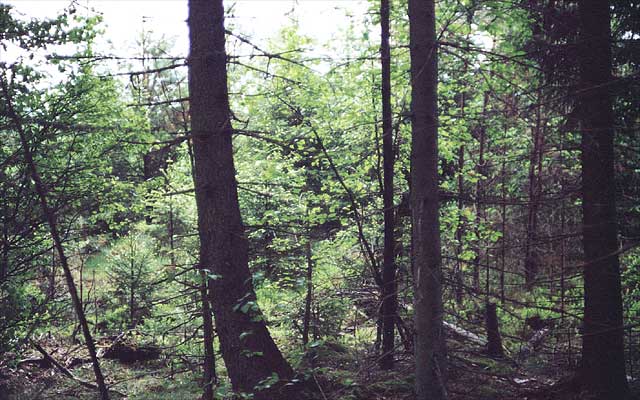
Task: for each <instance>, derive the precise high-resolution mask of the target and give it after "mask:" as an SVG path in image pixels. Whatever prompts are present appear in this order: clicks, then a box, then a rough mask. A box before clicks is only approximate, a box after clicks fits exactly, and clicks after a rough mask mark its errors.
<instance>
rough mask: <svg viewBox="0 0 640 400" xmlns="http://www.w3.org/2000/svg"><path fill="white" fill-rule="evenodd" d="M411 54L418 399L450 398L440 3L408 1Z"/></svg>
mask: <svg viewBox="0 0 640 400" xmlns="http://www.w3.org/2000/svg"><path fill="white" fill-rule="evenodd" d="M409 25H410V36H409V41H410V52H411V89H412V97H411V110H412V153H411V212H412V220H413V279H414V313H415V316H414V318H415V330H416V340H415V360H416V396H417V397H416V398H417V399H418V400H427V399H429V400H440V399H444V398H446V390H445V382H444V377H445V369H446V355H445V343H444V332H443V325H442V314H443V307H442V281H443V278H442V255H441V249H440V228H439V218H438V200H439V198H438V197H439V196H438V117H437V72H438V64H437V44H436V31H435V2H434V1H433V0H409Z"/></svg>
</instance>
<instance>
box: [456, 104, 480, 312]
mask: <svg viewBox="0 0 640 400" xmlns="http://www.w3.org/2000/svg"><path fill="white" fill-rule="evenodd" d="M462 96H464V94H463V95H462ZM462 104H464V100H463V101H462ZM463 109H464V106H463ZM463 170H464V145H461V146H460V147H458V226H457V227H456V242H457V243H456V253H457V254H456V260H455V268H454V272H453V274H454V279H455V285H454V290H455V296H456V303H458V304H461V303H462V297H463V293H464V279H463V277H462V265H461V262H462V260H461V259H460V256H461V254H462V251H463V250H464V246H463V243H462V237H463V233H464V228H463V225H464V218H463V217H462V211H463V209H464V201H463V197H464V174H463ZM474 272H475V268H474ZM474 277H475V274H474ZM474 282H475V280H474Z"/></svg>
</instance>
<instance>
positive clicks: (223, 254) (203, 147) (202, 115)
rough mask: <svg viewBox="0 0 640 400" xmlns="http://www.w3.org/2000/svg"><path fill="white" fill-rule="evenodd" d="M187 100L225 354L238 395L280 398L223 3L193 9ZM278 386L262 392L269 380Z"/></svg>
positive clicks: (192, 4) (207, 0) (203, 239)
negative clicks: (247, 203)
mask: <svg viewBox="0 0 640 400" xmlns="http://www.w3.org/2000/svg"><path fill="white" fill-rule="evenodd" d="M189 39H190V55H189V92H190V93H189V98H190V106H191V132H192V135H193V151H194V159H195V185H196V186H195V191H196V204H197V208H198V233H199V237H200V267H201V268H202V269H203V270H207V271H210V275H209V276H210V280H209V290H210V296H211V306H212V309H213V314H214V317H215V322H216V327H217V331H218V338H219V340H220V350H221V354H222V357H223V359H224V362H225V365H226V367H227V372H228V374H229V378H230V380H231V384H232V386H233V388H234V390H236V391H241V392H246V393H252V392H253V393H255V395H254V398H255V399H273V398H278V396H279V394H278V393H277V391H278V390H279V389H280V388H282V387H283V383H284V381H285V380H287V379H290V378H291V377H292V375H293V371H292V369H291V367H290V366H289V364H288V363H287V361H286V360H285V359H284V357H283V356H282V354H281V353H280V351H279V350H278V348H277V346H276V344H275V343H274V341H273V339H272V338H271V335H270V334H269V331H268V329H267V326H266V323H265V321H264V318H263V315H262V312H261V311H260V309H259V308H258V306H257V302H256V295H255V292H254V289H253V282H252V277H251V273H250V271H249V266H248V248H247V246H248V243H247V239H246V237H245V234H244V227H243V225H242V219H241V216H240V207H239V204H238V190H237V182H236V178H235V170H234V164H233V148H232V143H231V136H232V127H231V118H230V116H231V112H230V109H229V98H228V90H227V69H226V52H225V30H224V8H223V4H222V0H190V1H189ZM276 375H277V378H278V382H275V383H273V385H271V386H270V387H269V388H265V390H261V391H258V392H256V385H259V384H260V383H264V382H265V379H267V378H275V377H276Z"/></svg>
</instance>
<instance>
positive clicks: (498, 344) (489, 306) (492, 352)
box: [485, 302, 504, 358]
mask: <svg viewBox="0 0 640 400" xmlns="http://www.w3.org/2000/svg"><path fill="white" fill-rule="evenodd" d="M496 309H497V306H496V304H495V303H491V302H487V303H486V304H485V322H486V324H487V354H488V355H489V357H494V358H502V357H504V350H503V348H502V337H501V336H500V326H499V325H498V313H497V311H496Z"/></svg>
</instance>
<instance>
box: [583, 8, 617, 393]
mask: <svg viewBox="0 0 640 400" xmlns="http://www.w3.org/2000/svg"><path fill="white" fill-rule="evenodd" d="M579 14H580V26H581V30H582V31H581V39H580V52H579V54H580V56H579V62H580V74H581V76H580V77H581V79H580V80H581V82H580V83H581V91H580V92H579V101H580V103H579V104H580V115H581V131H582V193H583V200H582V216H583V222H582V226H583V228H582V231H583V246H584V254H585V261H586V263H585V266H584V334H583V337H582V365H581V374H582V382H583V384H584V386H585V388H587V389H588V390H589V391H590V392H592V393H593V394H594V395H595V396H596V397H597V398H598V399H603V400H604V399H611V400H617V399H622V398H623V397H624V396H625V394H626V392H627V391H628V386H627V379H626V375H625V363H624V338H623V334H624V332H623V317H622V296H621V284H620V264H619V260H618V255H617V250H618V240H617V239H618V237H617V233H618V232H617V224H616V208H615V185H614V153H613V139H614V130H613V126H614V114H613V109H612V99H611V93H610V90H611V86H610V83H611V78H612V77H611V42H610V37H611V28H610V15H609V1H605V0H601V1H595V0H581V1H580V2H579Z"/></svg>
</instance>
